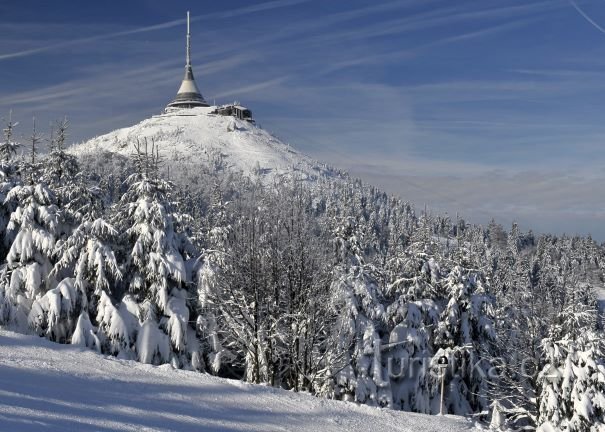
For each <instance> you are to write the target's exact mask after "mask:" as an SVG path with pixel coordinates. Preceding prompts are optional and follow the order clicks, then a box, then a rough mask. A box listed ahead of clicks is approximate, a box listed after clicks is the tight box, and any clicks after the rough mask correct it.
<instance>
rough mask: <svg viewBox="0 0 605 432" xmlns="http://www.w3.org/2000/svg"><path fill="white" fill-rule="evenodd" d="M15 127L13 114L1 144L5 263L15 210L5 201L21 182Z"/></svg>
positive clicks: (0, 237)
mask: <svg viewBox="0 0 605 432" xmlns="http://www.w3.org/2000/svg"><path fill="white" fill-rule="evenodd" d="M15 126H16V123H14V122H13V121H12V112H11V114H10V116H9V120H8V122H7V123H6V126H5V127H4V128H3V129H2V132H3V139H2V142H0V203H2V206H0V262H4V260H5V259H6V254H7V253H8V246H9V245H8V238H7V237H6V226H7V225H8V222H9V220H10V214H11V213H12V211H13V210H14V208H13V207H11V205H10V203H5V200H6V196H7V194H8V192H9V191H10V190H11V189H12V188H13V186H15V184H17V183H18V182H19V179H18V178H17V165H16V163H15V160H14V157H15V155H16V153H17V149H18V148H19V146H20V145H19V144H18V143H17V142H15V141H13V135H14V128H15ZM0 315H1V314H0Z"/></svg>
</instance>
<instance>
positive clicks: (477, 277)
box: [433, 266, 496, 415]
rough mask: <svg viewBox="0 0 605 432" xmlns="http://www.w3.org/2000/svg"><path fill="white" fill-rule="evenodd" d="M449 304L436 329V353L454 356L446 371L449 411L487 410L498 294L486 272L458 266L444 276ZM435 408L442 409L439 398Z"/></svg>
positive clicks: (464, 413)
mask: <svg viewBox="0 0 605 432" xmlns="http://www.w3.org/2000/svg"><path fill="white" fill-rule="evenodd" d="M443 284H444V285H443V286H444V289H445V292H446V293H447V305H446V306H445V309H444V310H443V312H442V314H441V320H440V322H439V326H438V328H437V331H436V336H435V347H436V348H439V350H438V351H437V352H436V354H435V357H438V356H441V355H446V356H448V357H450V364H451V367H450V368H448V373H447V375H446V387H447V389H446V400H445V402H444V403H445V409H446V411H447V412H450V413H453V414H458V415H468V414H471V413H478V412H485V411H486V410H487V409H488V407H489V405H490V401H489V399H488V379H489V377H488V370H489V369H490V367H491V364H490V363H489V360H490V359H491V358H492V357H493V349H494V342H495V341H496V334H495V329H494V323H493V316H494V301H495V300H494V298H493V296H492V295H491V294H490V292H489V286H488V285H487V283H486V281H485V279H484V277H483V275H482V274H481V273H477V272H474V271H469V270H466V269H463V268H461V267H458V266H456V267H454V268H453V269H452V270H451V271H450V272H449V274H448V276H447V277H446V278H445V279H443ZM438 399H439V398H438V397H436V398H435V399H434V401H433V412H439V401H438Z"/></svg>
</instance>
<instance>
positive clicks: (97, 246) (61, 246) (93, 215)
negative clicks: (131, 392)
mask: <svg viewBox="0 0 605 432" xmlns="http://www.w3.org/2000/svg"><path fill="white" fill-rule="evenodd" d="M77 186H78V187H76V188H75V191H78V192H77V197H78V198H77V199H72V200H71V201H70V203H69V204H68V208H67V209H66V211H68V212H70V214H71V215H72V218H74V219H75V220H79V221H80V224H79V225H78V226H77V228H76V229H74V230H73V232H72V233H71V235H70V236H69V237H68V238H67V239H66V240H65V241H60V242H58V243H57V246H56V249H57V250H56V253H57V257H58V261H57V264H56V265H55V267H54V269H53V274H55V275H57V277H58V278H62V277H65V278H73V279H72V280H73V287H74V290H75V296H76V298H75V299H74V300H75V303H76V304H75V308H74V310H73V313H74V315H75V316H78V321H77V325H76V327H75V328H74V327H72V328H70V329H69V335H70V336H71V342H72V343H74V344H84V345H86V346H91V345H90V344H95V345H96V343H97V339H96V337H92V336H91V335H90V334H89V333H90V331H91V326H92V323H91V318H90V317H92V318H93V320H94V318H95V317H96V315H97V313H98V309H99V308H98V306H99V303H100V299H101V296H102V293H106V294H107V295H108V296H113V297H114V298H115V297H117V295H118V294H120V292H119V290H117V289H116V288H117V285H118V282H119V280H120V279H121V277H122V274H121V271H120V268H119V265H118V262H117V259H116V256H115V254H114V250H115V249H116V245H117V240H118V231H117V230H116V229H115V228H114V227H113V226H112V225H111V224H109V223H108V222H107V221H105V220H104V219H103V218H102V204H101V201H102V197H101V196H100V191H99V189H98V188H97V187H87V185H86V184H84V183H78V185H77ZM64 280H67V279H64ZM91 347H92V346H91ZM95 347H96V348H97V349H99V350H100V349H101V348H102V347H101V346H95Z"/></svg>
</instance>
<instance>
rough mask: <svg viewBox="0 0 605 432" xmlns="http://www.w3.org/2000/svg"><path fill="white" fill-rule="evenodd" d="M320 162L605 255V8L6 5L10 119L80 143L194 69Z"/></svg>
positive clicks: (5, 102)
mask: <svg viewBox="0 0 605 432" xmlns="http://www.w3.org/2000/svg"><path fill="white" fill-rule="evenodd" d="M186 10H190V11H191V14H192V19H193V21H192V61H193V66H194V71H195V74H196V79H197V81H198V85H199V87H200V88H201V90H202V93H203V94H204V96H205V97H206V99H207V100H209V101H213V100H216V101H217V102H230V101H233V100H235V99H237V100H239V101H241V102H242V103H244V104H245V105H247V106H249V107H250V108H251V109H252V110H253V112H254V114H255V116H256V118H257V120H258V122H259V123H260V124H261V125H262V126H263V127H264V128H265V129H267V130H269V131H271V132H273V133H275V134H276V135H277V136H279V137H280V138H282V139H283V140H284V141H287V142H289V143H290V144H292V145H293V146H295V147H297V148H298V149H300V150H302V151H303V152H305V153H307V154H309V155H311V156H313V157H314V158H316V159H320V160H325V161H327V162H330V163H332V164H334V165H336V166H339V167H342V168H345V169H347V170H349V171H350V172H351V173H352V174H354V175H356V176H359V177H361V178H363V179H364V180H367V181H368V182H371V183H374V184H376V185H379V186H381V187H383V188H384V189H385V190H387V191H389V192H393V193H397V194H400V195H401V196H403V197H404V198H406V199H409V200H410V201H412V202H414V203H415V204H417V205H418V206H419V207H422V206H423V205H424V203H426V204H427V205H428V207H429V208H430V209H432V210H434V211H436V212H443V211H447V212H449V214H450V215H452V216H453V215H455V213H456V211H459V212H460V214H461V216H463V217H464V218H465V219H467V220H469V221H472V222H478V223H485V222H487V221H489V219H491V218H492V217H495V218H496V220H497V221H498V222H500V223H502V224H504V225H506V226H509V225H510V223H511V222H512V221H513V220H516V221H518V222H519V223H520V224H521V227H522V228H523V229H530V228H531V229H533V230H534V231H538V232H544V231H549V232H556V233H562V232H567V233H579V234H589V233H591V234H592V235H593V236H594V237H595V238H597V239H599V240H605V187H604V185H605V170H604V169H603V168H604V166H605V2H604V1H601V0H599V1H596V0H595V1H577V2H570V1H569V0H566V1H555V0H543V1H513V0H501V1H490V0H482V1H478V0H475V1H463V0H461V1H455V2H453V1H447V0H442V1H436V0H407V1H384V2H375V1H356V0H353V1H346V2H344V1H320V0H309V1H305V0H275V1H262V2H261V1H259V2H251V1H240V0H232V1H229V2H210V1H196V2H194V1H183V0H174V1H171V2H160V1H151V0H149V1H141V0H134V1H121V2H116V1H103V2H100V1H99V2H76V1H68V0H65V1H60V2H48V1H35V0H34V1H32V0H30V1H27V2H6V1H5V2H2V3H0V115H2V116H3V117H6V116H7V115H8V111H9V109H11V108H12V109H13V115H14V117H15V118H16V119H17V120H20V121H21V124H20V129H21V130H20V132H21V133H22V134H23V135H27V134H28V133H29V132H30V131H29V123H30V121H31V120H30V119H31V117H32V116H33V115H35V116H36V117H37V118H38V123H39V124H41V125H44V126H46V125H48V124H49V122H50V121H51V120H52V119H56V118H60V117H62V116H64V115H67V116H68V118H70V119H71V123H72V130H71V133H72V135H71V139H72V140H73V141H81V140H83V139H85V138H88V137H92V136H95V135H99V134H102V133H105V132H108V131H111V130H113V129H116V128H118V127H124V126H129V125H132V124H134V123H136V122H138V121H140V120H142V119H144V118H146V117H149V116H150V115H152V114H157V113H159V112H160V111H161V110H162V109H163V107H164V106H165V104H166V103H167V102H168V101H170V99H171V98H172V97H173V96H174V94H175V92H176V90H177V88H178V86H179V84H180V80H181V78H182V73H183V62H184V29H185V25H184V16H185V12H186Z"/></svg>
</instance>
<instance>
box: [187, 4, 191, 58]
mask: <svg viewBox="0 0 605 432" xmlns="http://www.w3.org/2000/svg"><path fill="white" fill-rule="evenodd" d="M187 66H191V33H190V32H189V11H187Z"/></svg>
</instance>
